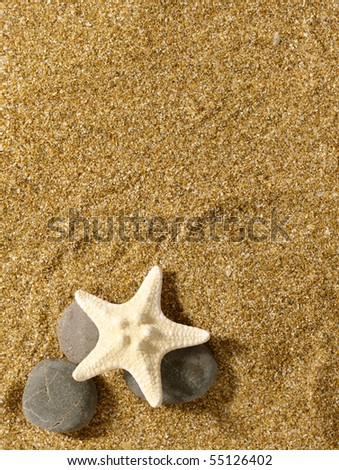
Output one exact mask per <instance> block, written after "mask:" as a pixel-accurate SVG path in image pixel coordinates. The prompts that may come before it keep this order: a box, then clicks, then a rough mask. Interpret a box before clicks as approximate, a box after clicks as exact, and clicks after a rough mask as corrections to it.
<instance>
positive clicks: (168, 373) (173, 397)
mask: <svg viewBox="0 0 339 470" xmlns="http://www.w3.org/2000/svg"><path fill="white" fill-rule="evenodd" d="M216 374H217V364H216V362H215V360H214V357H213V354H212V353H211V351H210V350H209V348H208V347H207V346H205V345H203V344H201V345H199V346H191V347H189V348H182V349H175V350H174V351H171V352H169V353H167V354H166V355H165V356H164V358H163V360H162V362H161V380H162V389H163V403H164V404H178V403H187V402H189V401H192V400H196V399H197V398H200V397H201V396H202V395H203V394H204V393H206V392H207V390H208V389H209V388H210V387H211V386H212V385H213V383H214V381H215V377H216ZM124 377H125V380H126V382H127V385H128V386H129V387H130V389H131V390H132V391H133V392H134V393H135V394H136V395H138V397H140V398H145V397H144V395H143V393H142V392H141V390H140V388H139V386H138V384H137V382H136V381H135V380H134V378H133V377H132V375H131V374H130V373H129V372H127V371H124Z"/></svg>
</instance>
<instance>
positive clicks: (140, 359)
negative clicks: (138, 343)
mask: <svg viewBox="0 0 339 470" xmlns="http://www.w3.org/2000/svg"><path fill="white" fill-rule="evenodd" d="M162 357H163V355H159V354H156V355H150V354H143V353H139V354H138V355H137V357H136V359H135V361H134V363H133V364H128V366H127V367H126V366H125V367H124V369H125V370H128V372H129V373H130V374H132V376H133V377H134V379H135V380H136V382H137V383H138V385H139V387H140V390H141V391H142V393H143V394H144V397H145V399H146V400H147V401H148V403H149V404H150V405H151V406H152V407H153V408H156V407H158V406H160V405H161V404H162V397H163V393H162V384H161V369H160V366H161V360H162Z"/></svg>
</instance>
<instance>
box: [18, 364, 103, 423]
mask: <svg viewBox="0 0 339 470" xmlns="http://www.w3.org/2000/svg"><path fill="white" fill-rule="evenodd" d="M75 368H76V364H73V363H72V362H69V361H65V360H62V359H45V360H43V361H41V362H39V364H37V365H36V366H35V367H34V368H33V369H32V371H31V373H30V374H29V375H28V380H27V383H26V386H25V390H24V394H23V398H22V406H23V412H24V415H25V417H26V419H27V420H28V421H30V422H31V423H32V424H34V425H36V426H39V427H40V428H43V429H48V430H49V431H54V432H70V431H77V430H78V429H81V428H83V427H84V426H86V424H87V423H88V422H89V421H90V420H91V418H92V417H93V415H94V412H95V408H96V404H97V391H96V387H95V384H94V381H93V380H91V379H90V380H85V381H84V382H77V381H76V380H74V379H73V377H72V372H73V371H74V369H75Z"/></svg>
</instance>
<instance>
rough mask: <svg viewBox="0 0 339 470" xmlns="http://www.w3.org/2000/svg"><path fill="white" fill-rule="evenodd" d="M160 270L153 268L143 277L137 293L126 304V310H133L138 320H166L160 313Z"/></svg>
mask: <svg viewBox="0 0 339 470" xmlns="http://www.w3.org/2000/svg"><path fill="white" fill-rule="evenodd" d="M161 287H162V269H161V268H160V266H153V268H152V269H151V270H150V271H149V273H148V274H147V276H146V277H145V279H144V281H143V283H142V284H141V286H140V288H139V290H138V291H137V293H136V294H135V295H134V296H133V297H132V298H131V299H130V300H129V301H128V302H126V304H125V306H126V309H129V310H130V309H132V310H133V309H135V310H136V311H137V312H138V320H140V321H142V322H144V321H147V320H148V321H151V320H152V318H153V319H154V318H156V319H163V318H166V317H165V315H164V314H163V313H162V311H161Z"/></svg>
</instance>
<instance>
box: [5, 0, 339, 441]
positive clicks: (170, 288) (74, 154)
mask: <svg viewBox="0 0 339 470" xmlns="http://www.w3.org/2000/svg"><path fill="white" fill-rule="evenodd" d="M284 3H286V5H285V6H284ZM287 3H288V4H287ZM5 4H6V7H5V10H6V11H5V54H6V59H5V65H4V67H5V102H6V106H5V134H6V138H5V143H4V151H5V152H4V154H5V157H4V158H3V161H4V170H5V171H4V185H5V194H4V223H5V237H4V242H5V243H4V247H5V262H4V296H3V298H4V309H3V310H4V315H3V329H2V330H3V344H4V347H3V350H4V354H3V361H2V363H3V407H4V414H3V422H2V435H3V437H2V447H3V448H4V449H334V448H336V447H338V434H339V433H338V420H337V418H336V416H337V413H338V401H337V395H336V394H337V391H338V359H337V358H336V356H335V350H336V348H337V341H338V326H337V325H338V317H337V310H336V308H337V307H336V295H337V286H336V281H335V278H336V276H335V274H336V273H335V266H336V260H337V258H336V257H337V255H338V252H337V249H336V231H337V227H338V225H337V224H338V223H337V210H336V207H337V205H338V192H337V191H338V180H337V176H336V174H337V171H338V167H337V155H338V145H337V144H338V139H337V137H338V136H337V129H336V125H335V121H336V119H337V109H336V106H335V102H336V101H337V99H338V95H337V91H336V87H337V86H338V79H337V77H336V67H337V55H336V51H337V50H338V42H337V40H338V35H337V25H336V14H337V12H336V7H335V2H334V1H328V2H317V1H302V0H300V1H294V0H293V1H290V2H282V3H281V2H276V1H255V2H245V1H244V2H242V1H241V2H228V1H219V2H207V5H204V4H203V2H182V1H173V2H169V1H159V2H158V1H157V2H156V1H150V2H141V1H140V2H138V1H135V2H134V1H132V2H117V1H100V2H99V1H94V0H86V1H70V2H59V1H55V0H51V1H38V2H29V3H28V2H13V1H7V2H5ZM282 5H283V6H282ZM154 265H160V266H161V267H162V269H163V272H164V281H163V291H162V309H163V312H164V314H165V315H166V316H167V317H169V318H170V319H171V320H173V321H176V322H179V323H183V324H185V325H190V326H196V327H199V328H203V329H205V330H208V331H210V333H211V339H210V341H209V342H208V343H207V344H208V346H209V347H210V349H211V351H212V352H213V354H214V356H215V359H216V361H217V364H218V368H219V372H218V376H217V380H216V382H215V384H214V385H213V387H212V388H211V389H210V390H209V391H208V393H207V394H206V395H204V396H203V397H202V398H200V399H199V400H197V401H194V402H191V403H188V404H183V405H167V406H161V407H159V408H151V407H150V406H149V404H148V403H147V402H145V401H143V400H141V399H140V398H138V397H137V396H135V395H134V394H133V393H132V392H131V391H130V389H129V388H128V386H127V385H126V382H125V381H124V378H123V373H122V371H121V370H114V371H111V372H109V373H106V374H104V375H101V376H99V377H96V378H95V383H96V385H97V389H98V399H99V401H98V406H97V412H96V414H95V416H94V418H93V419H92V421H91V422H90V424H89V425H88V426H87V427H85V428H84V429H83V430H81V431H78V432H75V433H72V434H57V433H52V432H49V431H45V430H42V429H39V428H37V427H34V426H33V425H31V424H30V423H28V422H27V421H26V419H25V417H24V415H23V412H22V406H21V400H22V394H23V389H24V386H25V383H26V380H27V375H28V374H29V372H30V371H31V370H32V368H33V367H34V366H35V365H36V364H37V363H39V362H40V361H41V360H43V359H46V358H63V357H64V356H63V353H62V351H61V350H60V347H59V344H58V340H57V334H56V331H57V326H58V322H59V319H60V317H61V315H62V313H63V311H64V310H65V308H66V307H67V306H68V305H70V303H72V302H73V301H74V294H75V292H76V290H78V289H83V290H86V291H88V292H91V293H92V294H94V295H97V296H99V297H101V298H104V299H105V300H108V301H110V302H115V303H122V302H126V301H127V300H128V299H129V298H131V297H132V296H133V295H134V294H135V292H136V291H137V289H138V288H139V286H140V284H141V282H142V280H143V279H144V277H145V276H146V274H147V272H148V271H149V270H150V269H151V268H152V266H154Z"/></svg>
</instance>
